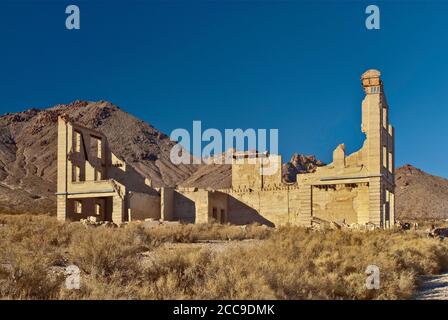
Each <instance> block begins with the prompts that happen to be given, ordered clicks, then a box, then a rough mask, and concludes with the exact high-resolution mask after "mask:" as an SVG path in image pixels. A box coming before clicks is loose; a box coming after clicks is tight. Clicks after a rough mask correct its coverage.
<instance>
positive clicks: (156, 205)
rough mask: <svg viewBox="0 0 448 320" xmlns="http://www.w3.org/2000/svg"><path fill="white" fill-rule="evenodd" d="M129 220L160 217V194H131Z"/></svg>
mask: <svg viewBox="0 0 448 320" xmlns="http://www.w3.org/2000/svg"><path fill="white" fill-rule="evenodd" d="M129 214H130V216H129V220H131V221H132V220H145V219H160V196H157V195H150V194H146V193H140V192H132V193H131V194H130V195H129Z"/></svg>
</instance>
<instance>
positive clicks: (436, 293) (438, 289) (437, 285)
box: [415, 273, 448, 300]
mask: <svg viewBox="0 0 448 320" xmlns="http://www.w3.org/2000/svg"><path fill="white" fill-rule="evenodd" d="M420 280H421V281H422V283H421V286H420V289H419V292H418V294H417V296H416V297H415V298H416V299H417V300H448V273H442V274H439V275H435V276H423V277H421V278H420Z"/></svg>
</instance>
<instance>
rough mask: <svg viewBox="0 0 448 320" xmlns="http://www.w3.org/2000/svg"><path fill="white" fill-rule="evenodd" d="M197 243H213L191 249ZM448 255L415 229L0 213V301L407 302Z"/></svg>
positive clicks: (440, 244) (445, 262) (446, 244)
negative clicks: (376, 278) (75, 271)
mask: <svg viewBox="0 0 448 320" xmlns="http://www.w3.org/2000/svg"><path fill="white" fill-rule="evenodd" d="M244 239H255V240H252V241H244ZM204 240H219V241H217V242H216V243H208V244H205V245H193V244H194V243H196V244H198V243H202V244H203V241H204ZM179 243H184V244H185V245H180V244H179ZM188 243H191V245H188ZM176 244H178V245H176ZM243 244H244V245H243ZM168 245H170V246H168ZM216 247H219V248H220V249H219V250H217V249H216ZM447 249H448V242H446V241H445V242H443V241H439V240H436V239H428V238H426V237H425V236H424V235H423V234H421V233H418V232H414V231H409V232H402V231H382V230H379V231H371V232H360V231H344V230H328V231H325V232H316V231H311V230H307V229H304V228H299V227H282V228H279V229H276V230H271V229H267V228H264V227H261V226H249V227H247V228H242V227H239V226H221V225H217V224H209V225H178V226H164V227H156V228H146V227H145V226H144V224H143V223H131V224H128V225H127V226H125V227H121V228H105V227H96V228H94V227H86V226H84V225H82V224H80V223H65V224H62V223H59V222H57V221H56V219H55V218H54V217H48V216H31V215H20V216H1V217H0V298H2V299H408V298H412V297H413V295H414V294H415V290H416V285H417V277H418V275H422V274H434V273H438V272H441V271H442V270H444V269H447V268H448V250H447ZM71 264H74V265H76V266H78V267H79V268H80V269H81V288H80V289H79V290H68V289H66V288H65V275H64V273H63V270H64V268H65V267H67V266H68V265H71ZM372 264H374V265H377V266H378V267H379V268H380V271H381V278H380V279H381V286H380V289H378V290H367V289H366V287H365V281H366V274H365V273H364V272H365V269H366V267H367V266H368V265H372Z"/></svg>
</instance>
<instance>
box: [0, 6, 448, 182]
mask: <svg viewBox="0 0 448 320" xmlns="http://www.w3.org/2000/svg"><path fill="white" fill-rule="evenodd" d="M68 4H77V5H78V6H79V7H80V10H81V30H77V31H69V30H67V29H66V28H65V19H66V14H65V7H66V6H67V5H68ZM368 4H377V5H378V6H379V8H380V10H381V29H380V30H367V29H366V28H365V24H364V21H365V19H366V17H367V15H366V14H365V13H364V10H365V8H366V6H367V5H368ZM447 12H448V2H441V1H438V2H428V1H425V2H423V1H422V2H418V1H412V2H407V1H388V2H373V1H370V2H361V1H344V2H339V1H323V2H314V1H313V2H303V1H282V2H280V1H275V2H274V1H126V2H125V1H73V2H66V1H5V0H0V43H1V46H0V97H1V100H0V101H1V103H0V114H3V113H6V112H16V111H21V110H25V109H27V108H30V107H38V108H45V107H49V106H52V105H54V104H58V103H69V102H71V101H73V100H77V99H83V100H93V101H96V100H108V101H111V102H113V103H115V104H117V105H118V106H120V107H121V108H122V109H124V110H125V111H128V112H130V113H132V114H133V115H135V116H137V117H139V118H141V119H143V120H145V121H147V122H149V123H151V124H152V125H154V126H155V127H157V128H158V129H160V130H162V131H163V132H165V133H167V134H169V133H170V132H171V131H172V130H173V129H175V128H187V129H191V128H192V121H193V120H201V121H202V126H203V128H218V129H220V130H223V129H224V128H243V129H246V128H266V129H269V128H278V129H279V139H280V153H281V154H282V155H283V157H284V161H286V160H288V159H289V157H290V156H291V154H292V153H293V152H299V153H305V154H315V155H316V156H317V157H318V158H320V159H322V160H324V161H330V160H331V154H332V151H333V149H334V148H335V147H336V146H337V145H338V144H339V143H345V144H346V148H347V150H348V151H349V152H352V151H355V150H356V149H358V148H359V147H360V146H361V144H362V141H363V139H364V137H363V134H362V133H361V132H360V122H361V100H362V98H363V92H362V89H361V86H360V81H359V78H360V75H361V74H362V72H363V71H365V70H366V69H369V68H376V69H379V70H381V72H382V74H383V81H384V83H385V90H386V95H387V98H388V102H389V105H390V108H391V111H390V116H391V120H392V122H393V125H394V126H395V128H396V153H397V155H396V160H397V166H401V165H403V164H405V163H411V164H413V165H415V166H417V167H420V168H422V169H423V170H425V171H427V172H429V173H432V174H435V175H441V176H445V177H448V166H447V159H448V149H447V142H446V141H447V138H448V134H447V129H446V127H447V125H446V124H447V120H448V105H447V101H446V93H447V89H448V77H447V75H448V62H447V59H448V58H447V57H448V26H447V22H446V15H447Z"/></svg>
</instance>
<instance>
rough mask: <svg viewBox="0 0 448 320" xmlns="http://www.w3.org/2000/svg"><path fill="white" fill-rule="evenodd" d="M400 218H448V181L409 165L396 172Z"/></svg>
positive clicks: (397, 206) (397, 208) (397, 207)
mask: <svg viewBox="0 0 448 320" xmlns="http://www.w3.org/2000/svg"><path fill="white" fill-rule="evenodd" d="M395 180H396V181H395V182H396V185H397V187H396V199H397V201H396V210H397V217H398V218H418V219H428V218H434V219H446V218H448V179H444V178H441V177H437V176H433V175H430V174H428V173H426V172H424V171H422V170H420V169H417V168H415V167H413V166H411V165H409V164H407V165H405V166H403V167H401V168H398V169H397V170H396V177H395Z"/></svg>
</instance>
